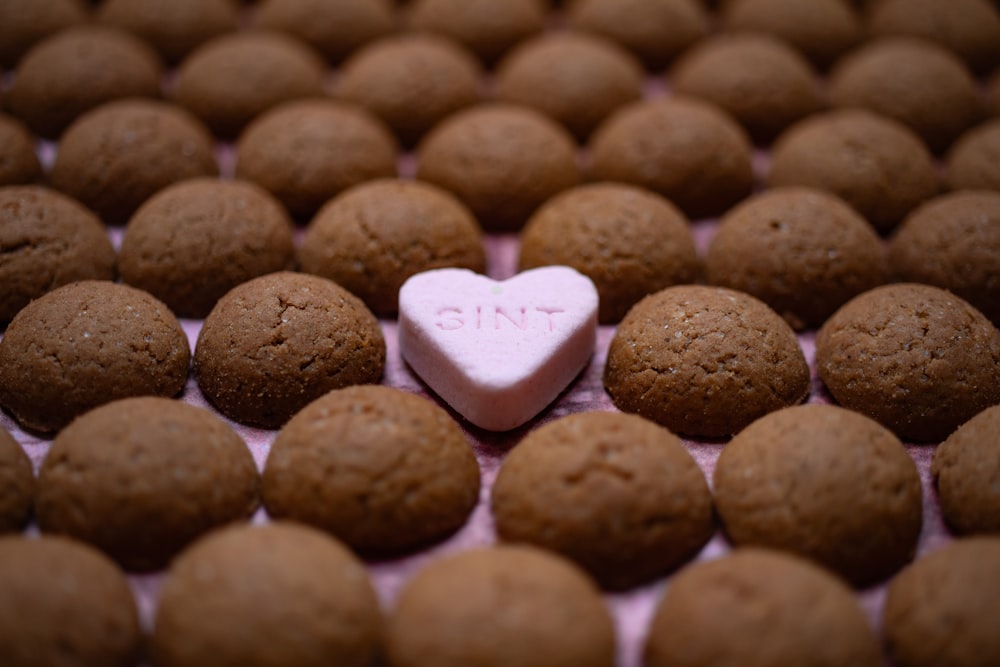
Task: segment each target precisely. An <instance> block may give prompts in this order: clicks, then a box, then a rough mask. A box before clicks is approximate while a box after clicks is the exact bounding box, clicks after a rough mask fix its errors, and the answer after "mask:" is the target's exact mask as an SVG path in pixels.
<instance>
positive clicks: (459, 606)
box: [386, 546, 615, 667]
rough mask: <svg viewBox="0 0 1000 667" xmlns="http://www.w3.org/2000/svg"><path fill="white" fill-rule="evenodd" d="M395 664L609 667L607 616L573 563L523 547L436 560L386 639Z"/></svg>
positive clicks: (399, 608)
mask: <svg viewBox="0 0 1000 667" xmlns="http://www.w3.org/2000/svg"><path fill="white" fill-rule="evenodd" d="M386 649H387V657H388V664H390V665H392V667H468V666H469V665H491V666H492V667H611V665H613V664H614V659H615V636H614V627H613V626H612V622H611V617H610V616H609V614H608V611H607V610H606V608H605V606H604V601H603V600H602V599H601V596H600V592H599V591H598V590H597V588H596V587H595V586H594V584H593V583H592V582H591V580H590V579H589V578H588V577H587V576H586V575H584V574H583V572H582V571H581V570H578V569H577V568H576V567H575V566H573V565H572V564H571V563H570V562H569V561H567V560H564V559H563V558H560V557H558V556H556V555H554V554H549V553H548V552H545V551H542V550H540V549H535V548H533V547H525V546H500V547H494V548H489V549H472V550H468V551H463V552H461V553H459V554H456V555H450V556H446V557H442V558H438V559H436V560H434V561H432V562H431V563H430V564H429V565H426V566H425V567H424V568H423V569H422V570H420V571H419V572H417V574H416V575H415V576H414V577H413V578H412V579H410V580H409V582H408V583H407V585H406V587H405V588H404V589H403V591H402V592H401V593H400V596H399V599H398V601H397V603H396V608H395V610H394V611H393V612H392V613H391V614H390V616H389V620H388V627H387V633H386Z"/></svg>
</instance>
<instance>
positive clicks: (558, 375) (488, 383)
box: [399, 266, 597, 431]
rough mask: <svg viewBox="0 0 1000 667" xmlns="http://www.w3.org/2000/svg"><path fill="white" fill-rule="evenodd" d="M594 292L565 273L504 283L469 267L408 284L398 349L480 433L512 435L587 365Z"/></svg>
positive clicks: (558, 269) (535, 272) (528, 274)
mask: <svg viewBox="0 0 1000 667" xmlns="http://www.w3.org/2000/svg"><path fill="white" fill-rule="evenodd" d="M596 336H597V289H596V288H595V287H594V284H593V283H592V282H591V281H590V279H589V278H587V277H586V276H584V275H582V274H580V273H577V272H576V271H575V270H573V269H571V268H569V267H567V266H547V267H543V268H540V269H532V270H530V271H525V272H524V273H520V274H518V275H516V276H514V277H513V278H510V279H508V280H505V281H500V282H498V281H495V280H491V279H489V278H487V277H485V276H481V275H479V274H476V273H473V272H472V271H469V270H466V269H438V270H434V271H427V272H425V273H420V274H417V275H415V276H413V277H411V278H410V279H409V280H407V281H406V283H404V284H403V287H402V288H401V289H400V291H399V349H400V352H401V353H402V355H403V359H405V360H406V361H407V363H409V364H410V367H411V368H412V369H413V370H414V371H415V372H416V373H417V375H419V376H420V377H421V378H423V380H424V382H426V383H427V385H428V386H429V387H430V388H431V389H433V390H434V391H435V392H437V394H438V395H439V396H440V397H441V398H443V399H444V400H445V401H447V402H448V404H449V405H451V407H453V408H454V409H455V410H456V411H457V412H458V413H459V414H461V415H462V416H463V417H465V418H466V419H468V420H469V421H470V422H472V423H473V424H475V425H476V426H480V427H482V428H485V429H489V430H491V431H506V430H509V429H512V428H515V427H517V426H520V425H521V424H523V423H525V422H526V421H528V420H529V419H531V418H532V417H534V416H535V415H536V414H538V413H539V412H540V411H541V410H542V408H544V407H545V406H546V405H548V404H549V403H551V402H552V401H553V400H554V399H555V398H556V396H558V395H559V393H560V392H561V391H562V390H563V389H565V388H566V386H567V385H568V384H569V383H570V381H571V380H572V379H573V378H574V377H576V375H577V374H578V373H579V372H580V371H581V370H582V369H583V367H584V366H586V365H587V361H588V360H589V359H590V356H591V354H593V351H594V341H595V339H596Z"/></svg>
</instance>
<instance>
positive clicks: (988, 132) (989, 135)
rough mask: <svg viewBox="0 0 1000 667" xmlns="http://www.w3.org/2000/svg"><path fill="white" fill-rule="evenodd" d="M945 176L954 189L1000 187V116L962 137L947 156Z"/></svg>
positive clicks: (948, 184) (950, 187)
mask: <svg viewBox="0 0 1000 667" xmlns="http://www.w3.org/2000/svg"><path fill="white" fill-rule="evenodd" d="M944 178H945V183H946V184H947V186H948V188H949V189H951V190H963V189H967V190H977V189H982V190H1000V119H994V120H991V121H989V122H986V123H983V124H982V125H979V126H977V127H974V128H972V129H971V130H969V131H968V132H966V133H965V134H963V135H962V136H961V137H959V139H958V141H956V142H955V144H954V145H953V146H952V147H951V150H950V151H949V152H948V155H947V156H946V157H945V176H944Z"/></svg>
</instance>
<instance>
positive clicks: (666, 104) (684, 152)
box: [590, 97, 753, 218]
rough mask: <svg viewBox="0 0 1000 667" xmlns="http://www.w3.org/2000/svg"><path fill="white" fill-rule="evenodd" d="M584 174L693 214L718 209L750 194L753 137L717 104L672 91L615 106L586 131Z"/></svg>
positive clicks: (698, 215)
mask: <svg viewBox="0 0 1000 667" xmlns="http://www.w3.org/2000/svg"><path fill="white" fill-rule="evenodd" d="M590 152H591V161H592V165H591V169H590V175H591V177H592V178H594V179H596V180H608V181H622V182H625V183H632V184H633V185H639V186H642V187H644V188H647V189H649V190H652V191H653V192H657V193H659V194H661V195H663V196H664V197H666V198H667V199H669V200H670V201H671V202H673V203H674V204H676V205H677V206H678V207H679V208H680V209H681V210H682V211H684V213H686V214H687V215H688V216H690V217H691V218H704V217H711V216H715V215H718V214H720V213H722V212H723V211H725V210H726V209H728V208H729V207H730V206H732V205H733V204H734V203H736V202H737V201H739V200H740V199H742V198H743V197H745V196H747V195H748V194H750V189H751V188H752V187H753V169H752V167H751V164H750V157H751V145H750V140H749V139H748V138H747V135H746V133H745V132H744V131H743V129H742V128H741V127H740V126H739V125H738V124H737V123H736V122H735V121H734V120H733V119H732V118H731V117H730V116H728V115H726V114H725V113H724V112H722V111H720V110H718V109H717V108H716V107H714V106H712V105H710V104H707V103H705V102H702V101H699V100H695V99H685V98H679V97H672V98H669V99H666V100H654V101H643V102H637V103H635V104H631V105H629V106H627V107H624V108H622V109H619V110H618V111H617V112H615V113H614V114H612V115H611V117H609V118H608V119H607V120H606V121H604V123H603V124H601V126H600V127H599V128H597V130H596V131H595V132H594V134H593V135H592V136H591V138H590Z"/></svg>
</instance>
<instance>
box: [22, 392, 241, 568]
mask: <svg viewBox="0 0 1000 667" xmlns="http://www.w3.org/2000/svg"><path fill="white" fill-rule="evenodd" d="M258 487H259V477H258V475H257V467H256V465H255V464H254V461H253V457H252V456H251V455H250V450H249V449H247V446H246V444H245V443H244V442H243V440H242V439H241V438H240V437H239V436H238V435H236V433H235V432H234V431H233V430H232V429H231V428H230V427H229V426H228V425H227V424H226V423H225V422H223V421H222V420H221V419H219V418H218V417H216V416H215V415H213V414H212V413H211V412H209V411H208V410H204V409H202V408H198V407H195V406H193V405H188V404H187V403H182V402H181V401H174V400H171V399H168V398H157V397H142V398H127V399H124V400H120V401H114V402H112V403H108V404H107V405H102V406H101V407H99V408H95V409H94V410H91V411H90V412H88V413H86V414H84V415H82V416H81V417H80V418H78V419H76V420H74V421H73V423H71V424H70V425H69V426H67V427H66V428H64V429H63V430H62V431H60V432H59V435H57V436H56V438H55V440H54V441H53V442H52V447H51V449H49V453H48V455H47V456H46V457H45V461H44V463H43V464H42V467H41V469H40V470H39V473H38V495H37V500H36V512H37V515H38V525H39V527H40V528H41V530H42V532H45V533H56V534H61V535H66V536H68V537H72V538H74V539H78V540H81V541H83V542H87V543H89V544H91V545H93V546H95V547H97V548H98V549H100V550H101V551H103V552H104V553H106V554H107V555H109V556H111V557H112V558H114V559H115V560H116V561H118V562H119V563H121V565H122V566H124V567H125V568H128V569H130V570H153V569H159V568H162V567H164V566H166V565H167V563H168V562H169V561H170V559H171V558H173V557H174V556H175V555H176V554H177V553H178V552H180V551H181V549H183V548H184V547H185V546H187V544H188V543H190V542H192V541H193V540H194V539H196V538H197V537H198V536H200V535H202V534H203V533H206V532H208V531H209V530H212V529H214V528H217V527H219V526H222V525H224V524H227V523H230V522H233V521H239V520H244V519H249V518H250V515H251V514H253V512H254V510H255V509H257V500H258V491H259V489H258Z"/></svg>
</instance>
